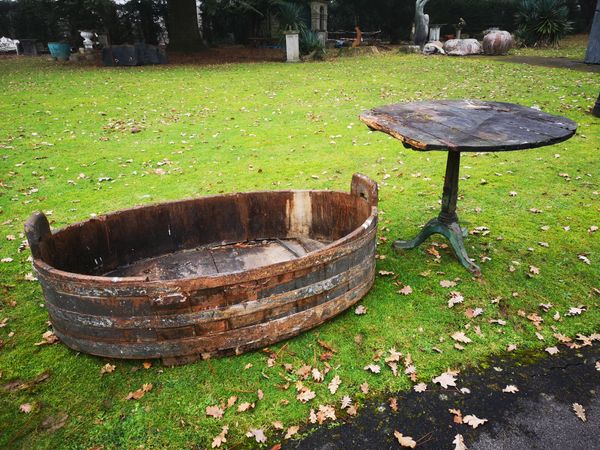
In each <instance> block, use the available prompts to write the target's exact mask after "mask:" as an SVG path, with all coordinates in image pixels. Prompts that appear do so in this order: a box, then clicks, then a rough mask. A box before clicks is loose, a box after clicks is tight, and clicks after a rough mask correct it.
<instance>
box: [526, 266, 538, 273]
mask: <svg viewBox="0 0 600 450" xmlns="http://www.w3.org/2000/svg"><path fill="white" fill-rule="evenodd" d="M529 273H532V274H533V275H539V274H540V268H539V267H535V266H529Z"/></svg>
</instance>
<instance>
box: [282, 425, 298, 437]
mask: <svg viewBox="0 0 600 450" xmlns="http://www.w3.org/2000/svg"><path fill="white" fill-rule="evenodd" d="M299 429H300V427H299V426H297V425H295V426H292V427H289V428H288V429H287V432H286V433H285V438H284V439H289V438H291V437H292V436H293V435H295V434H296V433H298V430H299Z"/></svg>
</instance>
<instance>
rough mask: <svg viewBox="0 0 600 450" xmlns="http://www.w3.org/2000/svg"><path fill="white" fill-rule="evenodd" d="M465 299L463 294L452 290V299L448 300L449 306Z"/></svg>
mask: <svg viewBox="0 0 600 450" xmlns="http://www.w3.org/2000/svg"><path fill="white" fill-rule="evenodd" d="M464 299H465V298H464V297H463V296H462V294H461V293H460V292H457V291H451V292H450V299H449V300H448V308H452V307H453V306H454V305H456V304H458V303H462V302H463V301H464Z"/></svg>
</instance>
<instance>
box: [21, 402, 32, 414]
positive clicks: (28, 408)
mask: <svg viewBox="0 0 600 450" xmlns="http://www.w3.org/2000/svg"><path fill="white" fill-rule="evenodd" d="M32 409H33V406H31V403H23V404H22V405H20V406H19V411H21V412H22V413H25V414H29V413H30V412H31V410H32Z"/></svg>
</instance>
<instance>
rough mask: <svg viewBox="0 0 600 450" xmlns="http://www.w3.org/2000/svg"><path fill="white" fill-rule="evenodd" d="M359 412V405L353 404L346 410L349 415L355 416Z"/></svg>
mask: <svg viewBox="0 0 600 450" xmlns="http://www.w3.org/2000/svg"><path fill="white" fill-rule="evenodd" d="M357 412H358V407H357V406H356V405H352V406H350V407H349V408H348V409H347V410H346V413H347V414H348V415H349V416H355V415H356V413H357Z"/></svg>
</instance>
